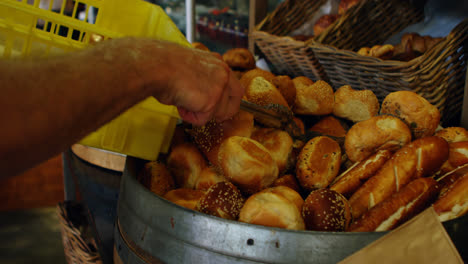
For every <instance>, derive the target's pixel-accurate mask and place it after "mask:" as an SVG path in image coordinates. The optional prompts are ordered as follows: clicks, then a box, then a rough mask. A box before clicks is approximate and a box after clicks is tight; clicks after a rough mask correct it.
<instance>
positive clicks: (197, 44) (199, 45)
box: [192, 42, 210, 51]
mask: <svg viewBox="0 0 468 264" xmlns="http://www.w3.org/2000/svg"><path fill="white" fill-rule="evenodd" d="M192 47H194V48H195V49H199V50H204V51H210V49H209V48H208V47H207V46H205V45H204V44H203V43H201V42H192Z"/></svg>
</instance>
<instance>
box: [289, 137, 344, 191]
mask: <svg viewBox="0 0 468 264" xmlns="http://www.w3.org/2000/svg"><path fill="white" fill-rule="evenodd" d="M340 164H341V148H340V145H339V144H338V143H337V142H336V141H335V140H333V139H331V138H329V137H326V136H319V137H315V138H313V139H311V140H309V141H308V142H307V143H306V144H305V146H304V147H303V148H302V150H301V152H300V153H299V157H298V160H297V164H296V177H297V179H298V180H299V184H300V185H301V187H302V188H304V189H306V190H309V191H310V190H314V189H318V188H325V187H327V186H328V185H329V184H330V183H331V182H332V181H333V180H334V179H335V177H336V175H337V174H338V172H339V170H340Z"/></svg>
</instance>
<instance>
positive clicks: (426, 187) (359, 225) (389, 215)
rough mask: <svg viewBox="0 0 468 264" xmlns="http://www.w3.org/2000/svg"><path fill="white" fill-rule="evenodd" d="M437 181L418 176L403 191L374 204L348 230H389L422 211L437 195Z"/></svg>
mask: <svg viewBox="0 0 468 264" xmlns="http://www.w3.org/2000/svg"><path fill="white" fill-rule="evenodd" d="M437 193H438V189H437V182H436V181H435V180H434V179H432V178H418V179H416V180H413V181H411V182H410V183H408V184H407V185H406V186H405V187H403V188H402V189H401V191H399V192H397V193H395V194H393V195H392V196H391V197H389V198H388V199H386V200H385V201H383V202H381V203H380V204H378V205H376V206H374V207H373V208H372V209H370V210H369V211H367V212H366V213H365V214H363V215H362V216H361V217H360V218H359V219H357V220H356V221H354V222H353V223H352V224H351V225H350V227H349V229H348V230H347V231H350V232H370V231H388V230H392V229H394V228H395V227H397V226H399V225H400V224H402V223H404V222H406V221H407V220H409V219H410V218H411V217H413V216H415V215H416V214H418V213H420V212H422V211H423V210H424V209H425V208H427V207H428V206H429V205H430V204H431V202H433V201H434V199H435V198H436V197H437Z"/></svg>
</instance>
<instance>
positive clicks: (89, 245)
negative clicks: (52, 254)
mask: <svg viewBox="0 0 468 264" xmlns="http://www.w3.org/2000/svg"><path fill="white" fill-rule="evenodd" d="M85 210H86V209H85V206H84V205H82V204H81V203H76V202H64V203H59V204H58V205H57V214H58V217H59V221H60V229H61V233H62V241H63V248H64V251H65V258H66V260H67V263H78V264H102V260H101V257H100V255H99V253H98V251H97V246H96V241H95V240H94V238H93V236H92V235H91V234H90V232H89V230H90V229H89V228H90V227H89V224H88V221H87V218H86V215H85Z"/></svg>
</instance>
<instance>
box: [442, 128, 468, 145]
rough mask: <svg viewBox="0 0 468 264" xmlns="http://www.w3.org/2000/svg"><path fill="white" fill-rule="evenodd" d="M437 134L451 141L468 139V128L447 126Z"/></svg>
mask: <svg viewBox="0 0 468 264" xmlns="http://www.w3.org/2000/svg"><path fill="white" fill-rule="evenodd" d="M435 136H438V137H441V138H443V139H445V140H447V142H449V143H451V142H460V141H468V130H466V129H465V128H463V127H446V128H443V129H441V130H439V131H437V132H435Z"/></svg>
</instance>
